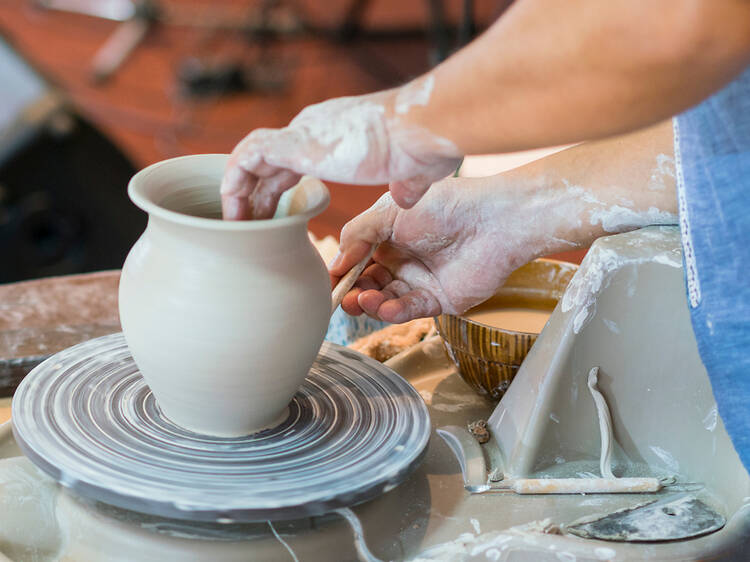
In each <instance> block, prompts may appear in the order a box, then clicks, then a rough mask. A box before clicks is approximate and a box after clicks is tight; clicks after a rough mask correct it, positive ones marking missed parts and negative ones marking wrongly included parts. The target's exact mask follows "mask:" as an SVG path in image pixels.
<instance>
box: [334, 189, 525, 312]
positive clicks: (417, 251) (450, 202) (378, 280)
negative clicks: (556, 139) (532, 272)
mask: <svg viewBox="0 0 750 562" xmlns="http://www.w3.org/2000/svg"><path fill="white" fill-rule="evenodd" d="M488 187H489V186H488V184H487V182H485V181H483V180H472V179H464V178H449V179H446V180H443V181H441V182H438V183H436V184H434V185H433V186H432V187H431V188H430V190H429V191H428V192H427V193H426V194H425V195H424V197H422V199H421V200H420V201H419V202H418V203H417V204H416V205H415V206H414V207H413V208H411V209H408V210H405V209H401V208H399V207H398V206H397V205H396V204H395V203H394V201H393V199H392V198H391V195H390V194H389V193H386V194H385V195H383V196H382V197H381V198H380V199H379V200H378V201H377V202H376V203H375V205H373V206H372V207H371V208H370V209H368V210H367V211H365V212H364V213H362V214H361V215H359V216H357V217H355V218H354V219H353V220H352V221H350V222H349V223H347V224H346V225H345V226H344V228H343V230H342V231H341V250H340V253H339V255H338V256H337V257H336V258H335V259H334V260H333V262H331V265H330V266H329V272H330V274H331V277H332V282H333V283H334V284H335V283H336V282H337V281H338V279H339V278H340V277H341V276H342V275H343V274H344V273H346V272H347V271H348V270H349V269H350V268H351V267H352V266H353V265H354V264H356V263H357V262H358V261H359V260H361V259H363V258H364V257H365V256H366V255H367V252H368V251H369V249H370V248H371V247H372V245H373V244H378V243H379V244H380V246H379V247H378V249H377V251H376V252H375V254H374V256H373V261H374V263H373V264H372V265H370V266H369V267H368V268H367V269H365V271H364V272H363V274H362V276H361V277H360V278H359V280H358V281H357V283H356V284H355V287H354V288H353V289H352V290H351V291H350V292H349V293H348V294H347V295H346V297H345V298H344V301H343V302H342V308H343V309H344V310H345V311H346V312H347V313H349V314H352V315H359V314H362V313H363V312H364V313H366V314H368V315H370V316H372V317H374V318H377V319H380V320H385V321H387V322H394V323H401V322H407V321H409V320H412V319H415V318H421V317H429V316H436V315H438V314H442V313H450V314H460V313H463V312H465V311H466V310H468V309H469V308H471V307H472V306H475V305H477V304H479V303H481V302H482V301H484V300H486V299H487V298H489V297H490V296H492V295H493V294H494V293H495V291H496V290H497V289H498V288H499V287H500V286H501V285H502V284H503V282H504V281H505V279H506V278H507V277H508V275H510V273H511V272H512V271H513V270H515V269H516V268H518V267H520V266H521V265H523V264H524V263H527V262H528V261H531V260H532V259H534V258H535V257H537V252H536V250H537V249H538V246H537V244H536V240H535V239H534V237H533V233H529V232H528V228H527V225H526V224H525V222H524V218H523V216H522V215H523V214H524V213H522V212H521V211H522V210H523V197H522V196H519V194H518V193H517V190H501V189H488Z"/></svg>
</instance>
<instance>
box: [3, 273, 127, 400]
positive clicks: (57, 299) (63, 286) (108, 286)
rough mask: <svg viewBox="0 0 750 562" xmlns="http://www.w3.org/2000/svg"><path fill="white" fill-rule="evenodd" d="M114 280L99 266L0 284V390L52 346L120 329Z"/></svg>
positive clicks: (58, 347) (115, 277)
mask: <svg viewBox="0 0 750 562" xmlns="http://www.w3.org/2000/svg"><path fill="white" fill-rule="evenodd" d="M119 280H120V272H119V271H103V272H99V273H89V274H83V275H71V276H65V277H52V278H49V279H39V280H34V281H24V282H21V283H11V284H8V285H0V390H3V389H4V390H6V391H8V390H9V389H12V388H13V387H14V386H15V385H16V384H18V382H19V380H20V378H21V377H23V375H24V374H25V373H26V372H28V370H30V369H31V368H33V367H34V365H35V364H37V363H39V361H41V360H43V359H44V358H45V357H47V356H49V355H51V354H53V353H56V352H57V351H60V350H62V349H65V348H66V347H70V346H71V345H75V344H77V343H80V342H82V341H86V340H89V339H91V338H95V337H98V336H103V335H106V334H111V333H113V332H117V331H119V330H120V318H119V314H118V310H117V287H118V283H119ZM1 394H8V392H2V393H1Z"/></svg>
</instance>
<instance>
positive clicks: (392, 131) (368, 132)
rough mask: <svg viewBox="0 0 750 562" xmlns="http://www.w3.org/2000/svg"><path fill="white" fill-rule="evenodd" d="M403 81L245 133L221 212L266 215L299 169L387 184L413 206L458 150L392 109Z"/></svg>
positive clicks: (448, 168) (401, 202)
mask: <svg viewBox="0 0 750 562" xmlns="http://www.w3.org/2000/svg"><path fill="white" fill-rule="evenodd" d="M406 87H408V85H407V86H405V87H404V88H406ZM404 88H401V89H400V90H389V91H385V92H377V93H374V94H369V95H365V96H356V97H345V98H336V99H331V100H328V101H325V102H323V103H319V104H315V105H311V106H309V107H306V108H305V109H303V110H302V111H301V112H300V113H299V115H297V116H296V117H295V118H294V119H293V120H292V121H291V123H289V125H287V126H286V127H284V128H282V129H256V130H255V131H253V132H251V133H250V134H249V135H247V136H246V137H245V138H244V139H243V140H242V141H241V142H240V143H239V144H238V145H237V146H236V147H235V148H234V150H233V151H232V155H231V157H230V159H229V163H228V164H227V169H226V171H225V174H224V179H223V181H222V185H221V195H222V207H223V212H224V218H225V219H229V220H241V219H249V218H256V219H260V218H269V217H271V216H273V213H274V212H275V210H276V206H277V204H278V201H279V197H281V194H282V193H283V192H284V191H286V190H287V189H289V188H290V187H292V186H294V185H295V184H296V183H297V182H298V181H299V179H300V177H301V176H302V175H304V174H308V175H311V176H315V177H317V178H319V179H323V180H329V181H336V182H343V183H354V184H365V185H367V184H369V185H376V184H382V183H389V184H390V190H391V193H392V194H393V199H394V201H396V203H397V204H398V205H400V206H401V207H403V208H408V207H411V206H412V205H414V204H415V203H416V202H417V201H418V200H419V198H420V197H421V196H422V194H423V193H424V192H425V191H426V190H427V189H428V188H429V186H430V185H431V183H432V182H433V181H435V180H437V179H440V178H443V177H445V176H447V175H448V174H450V173H451V172H452V171H453V170H454V169H455V168H456V166H457V165H458V164H459V162H460V154H459V153H458V150H457V148H456V147H455V146H454V145H453V144H452V143H451V142H450V141H448V140H446V139H442V138H440V137H437V136H436V135H434V134H432V133H430V131H427V130H426V129H423V128H420V127H416V126H414V125H410V124H409V123H408V122H407V121H406V119H405V117H406V115H405V112H404V111H400V112H399V111H397V110H396V107H399V106H398V99H399V97H398V96H399V92H400V91H401V90H404Z"/></svg>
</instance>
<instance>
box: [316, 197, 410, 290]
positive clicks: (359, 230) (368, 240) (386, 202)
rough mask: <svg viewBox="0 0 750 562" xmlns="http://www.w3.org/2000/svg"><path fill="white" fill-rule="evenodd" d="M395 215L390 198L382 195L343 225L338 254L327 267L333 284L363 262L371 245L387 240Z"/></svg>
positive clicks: (395, 211)
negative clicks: (333, 281)
mask: <svg viewBox="0 0 750 562" xmlns="http://www.w3.org/2000/svg"><path fill="white" fill-rule="evenodd" d="M397 215H398V207H397V206H396V205H395V204H394V202H393V198H392V197H391V194H390V193H385V194H383V195H382V196H381V197H380V199H378V200H377V201H376V202H375V204H374V205H373V206H372V207H370V208H369V209H367V210H366V211H365V212H364V213H362V214H360V215H358V216H356V217H354V218H353V219H352V220H350V221H349V222H348V223H346V224H345V225H344V228H342V229H341V243H340V245H339V253H338V254H337V255H336V257H335V258H333V260H332V261H331V263H330V264H329V266H328V270H329V272H330V274H331V277H332V280H336V278H338V277H341V276H342V275H344V274H345V273H346V272H347V271H349V270H350V269H351V268H352V267H353V266H354V265H355V264H356V263H358V262H359V261H360V260H363V259H364V258H365V256H367V254H368V252H369V251H370V250H371V249H372V247H373V246H374V245H376V244H380V243H381V242H384V241H386V240H388V239H389V238H390V237H391V234H392V233H393V223H394V222H395V220H396V216H397Z"/></svg>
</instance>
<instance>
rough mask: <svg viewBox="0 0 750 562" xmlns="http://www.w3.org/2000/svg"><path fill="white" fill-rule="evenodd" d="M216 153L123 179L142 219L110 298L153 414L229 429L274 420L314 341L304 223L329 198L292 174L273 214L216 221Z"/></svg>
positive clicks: (318, 331)
mask: <svg viewBox="0 0 750 562" xmlns="http://www.w3.org/2000/svg"><path fill="white" fill-rule="evenodd" d="M226 161H227V156H226V155H218V154H217V155H213V154H208V155H199V156H186V157H182V158H175V159H172V160H166V161H164V162H159V163H157V164H154V165H152V166H149V167H148V168H146V169H145V170H142V171H141V172H139V173H138V174H136V175H135V176H134V177H133V179H132V180H131V182H130V185H129V187H128V194H129V195H130V198H131V199H132V201H133V203H135V204H136V205H137V206H138V207H140V208H141V209H143V210H144V211H146V212H147V213H148V215H149V219H148V226H147V227H146V230H145V232H144V233H143V235H142V236H141V238H140V239H139V240H138V241H137V242H136V244H135V245H134V246H133V248H132V249H131V250H130V253H129V254H128V257H127V259H126V260H125V265H124V266H123V270H122V278H121V280H120V302H119V306H120V319H121V322H122V329H123V332H124V334H125V338H126V340H127V343H128V347H129V348H130V351H131V353H132V355H133V358H134V359H135V362H136V364H137V365H138V367H139V369H140V371H141V373H142V374H143V377H144V378H145V380H146V382H147V383H148V385H149V387H150V388H151V390H152V392H153V393H154V396H155V397H156V401H157V403H158V404H159V406H160V407H161V409H162V410H163V412H164V414H165V415H166V416H167V417H168V418H169V419H170V420H172V421H173V422H174V423H176V424H178V425H180V426H182V427H184V428H187V429H189V430H191V431H194V432H197V433H204V434H209V435H216V436H225V437H232V436H240V435H247V434H249V433H252V432H255V431H258V430H260V429H263V428H265V427H270V426H273V425H276V424H277V423H280V422H281V421H283V419H284V418H285V415H286V407H287V404H288V403H289V401H290V400H291V398H292V397H293V396H294V393H295V392H296V390H297V388H298V387H299V386H300V384H301V383H302V381H303V380H304V379H305V376H306V375H307V372H308V370H309V368H310V366H311V365H312V362H313V360H314V359H315V357H316V354H317V353H318V349H319V348H320V345H321V343H322V341H323V337H324V335H325V332H326V327H327V325H328V320H329V316H330V309H331V290H330V282H329V279H328V274H327V272H326V268H325V265H324V264H323V262H322V260H321V258H320V256H319V255H318V253H317V252H316V250H315V248H314V247H313V246H312V244H311V242H310V240H309V238H308V234H307V222H308V220H309V219H310V218H312V217H314V216H315V215H317V214H319V213H321V212H322V211H323V210H324V209H325V208H326V206H327V205H328V201H329V194H328V191H327V189H326V187H325V186H324V185H323V184H322V183H321V182H320V181H318V180H315V179H312V178H303V180H302V181H301V182H300V184H298V185H297V186H296V187H295V188H294V189H293V190H291V191H289V192H287V193H286V194H285V196H284V201H283V204H282V205H280V207H279V208H280V209H282V208H283V209H285V211H278V212H277V216H276V217H274V218H273V219H269V220H260V221H237V222H229V221H222V220H221V218H220V217H221V207H220V198H219V184H220V181H221V177H222V174H223V172H224V167H225V165H226ZM280 215H281V216H280Z"/></svg>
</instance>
